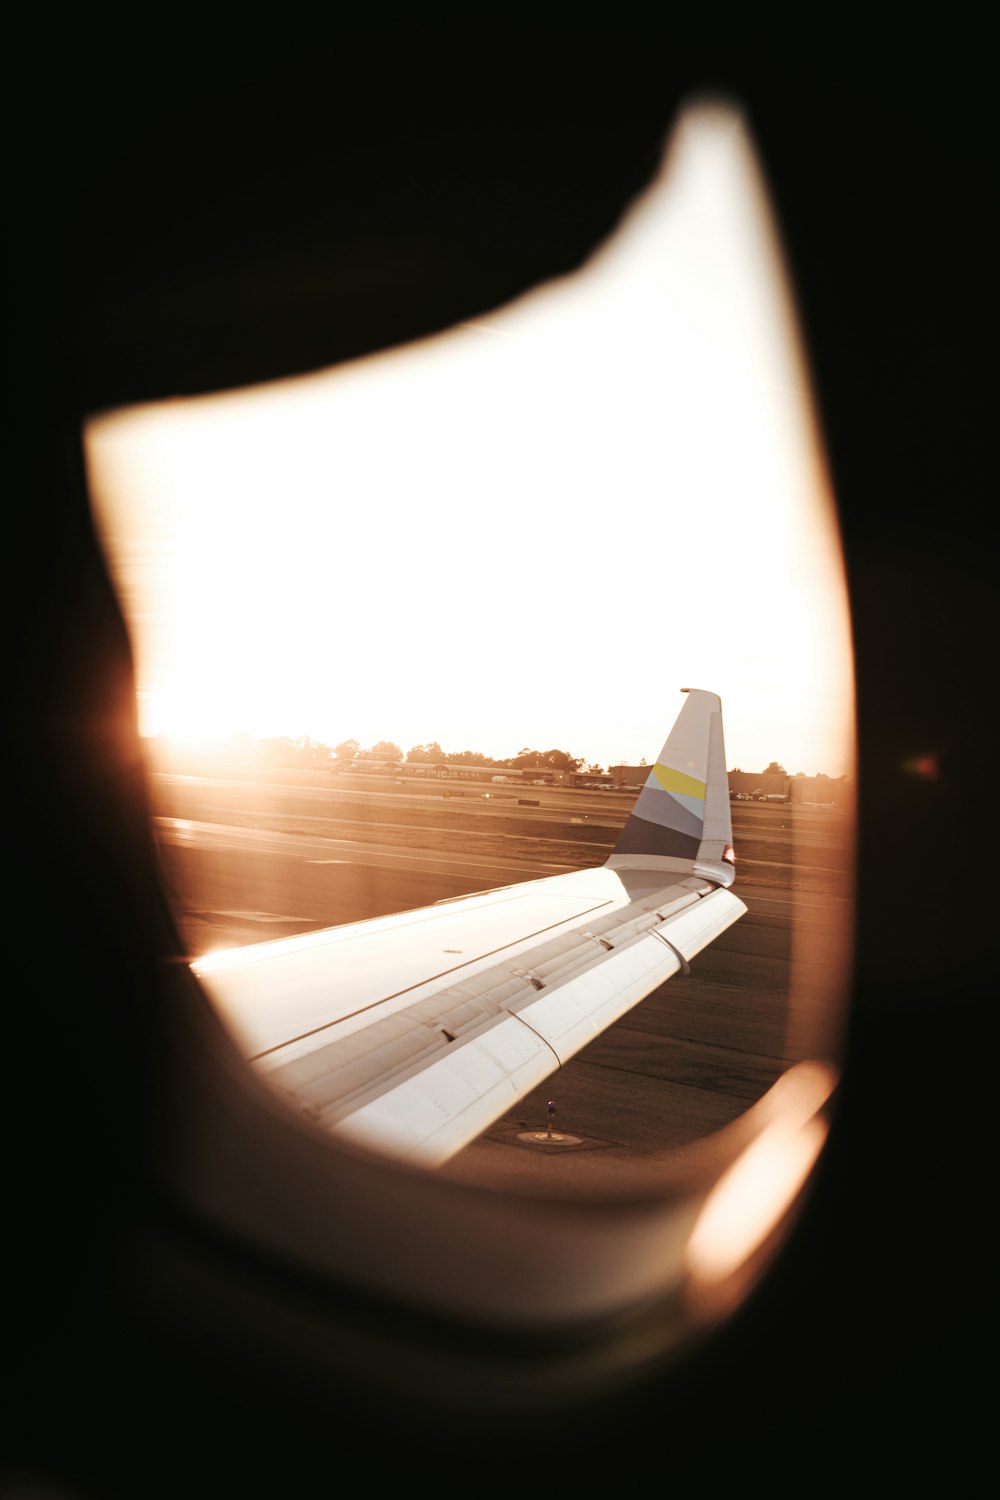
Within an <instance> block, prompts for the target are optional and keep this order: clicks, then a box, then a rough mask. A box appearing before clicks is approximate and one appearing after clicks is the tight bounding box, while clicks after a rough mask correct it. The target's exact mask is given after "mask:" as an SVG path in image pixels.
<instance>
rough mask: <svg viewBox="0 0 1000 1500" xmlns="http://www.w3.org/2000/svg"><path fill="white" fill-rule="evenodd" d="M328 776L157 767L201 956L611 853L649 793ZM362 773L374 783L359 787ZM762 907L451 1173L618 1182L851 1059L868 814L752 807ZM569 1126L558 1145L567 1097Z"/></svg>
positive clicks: (192, 946)
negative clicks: (845, 997) (814, 1071)
mask: <svg viewBox="0 0 1000 1500" xmlns="http://www.w3.org/2000/svg"><path fill="white" fill-rule="evenodd" d="M352 781H353V782H354V783H355V784H352V785H345V784H344V782H343V781H340V780H338V781H337V782H336V783H335V784H331V780H330V778H328V777H326V778H324V777H323V776H319V775H316V774H315V773H305V774H303V773H294V772H288V773H280V772H275V773H268V774H267V777H266V779H264V778H260V777H257V778H256V779H254V778H244V777H231V778H217V777H216V778H202V777H184V778H181V777H177V776H158V777H155V778H154V780H153V792H154V799H155V804H156V811H157V813H158V818H159V821H158V824H157V827H158V830H159V839H160V845H161V850H162V856H163V861H164V870H165V876H166V879H167V883H168V886H169V887H170V889H171V891H172V894H173V898H174V902H175V907H176V910H177V912H178V922H179V926H180V929H181V932H182V936H183V938H184V941H185V942H186V943H187V945H188V947H189V951H190V952H191V953H192V955H196V954H197V953H201V952H205V951H206V950H208V949H211V948H217V947H221V946H229V945H232V944H234V943H235V944H243V943H246V942H258V941H261V940H262V939H264V938H270V937H277V936H283V935H286V934H289V933H293V932H300V931H307V930H310V929H312V928H316V927H324V926H329V925H332V924H335V923H339V922H345V921H358V920H362V919H364V918H366V917H371V916H377V915H381V914H383V913H386V912H391V911H399V910H402V909H404V908H406V907H411V906H418V905H426V904H428V903H429V902H433V901H439V900H441V899H443V898H446V897H450V896H457V895H461V894H464V893H466V892H468V891H472V890H482V889H488V888H489V887H491V886H496V885H504V884H509V883H511V882H513V881H518V880H526V879H533V878H537V877H539V876H542V875H546V874H553V873H557V872H558V871H561V870H565V869H572V868H581V867H584V866H589V865H595V864H599V863H601V862H603V860H604V859H605V858H606V857H607V854H608V853H609V852H610V849H611V848H612V847H613V844H614V842H615V839H616V838H617V833H618V830H619V829H620V827H621V826H622V824H623V822H624V820H625V818H626V816H627V814H628V811H629V809H630V807H631V804H632V801H633V798H632V797H630V796H622V795H618V796H614V795H609V794H604V793H591V792H566V791H561V790H550V789H547V788H546V789H542V788H539V789H534V788H533V789H532V796H534V795H535V794H536V792H537V794H538V802H539V805H538V807H530V808H525V807H524V806H522V805H520V803H519V802H518V799H517V797H516V796H505V797H503V798H498V797H495V796H494V795H492V793H491V795H490V796H489V797H484V796H483V794H482V790H481V789H476V790H473V791H470V789H469V788H468V787H466V788H465V789H464V795H463V796H462V797H461V798H458V797H446V796H444V795H443V791H444V790H446V789H444V788H441V787H437V788H425V787H421V788H419V789H418V790H416V791H414V789H412V788H410V787H405V786H403V785H401V784H395V783H392V784H378V785H376V786H373V785H371V783H370V782H362V781H361V778H352ZM358 782H361V784H360V785H358V784H356V783H358ZM733 829H734V843H735V845H736V850H737V857H738V866H737V869H738V878H737V884H736V887H735V889H736V892H737V894H739V895H740V896H741V897H742V899H743V900H744V901H745V902H746V904H747V907H748V911H747V914H746V916H744V917H743V918H742V919H741V920H740V921H739V922H737V923H736V924H735V926H733V927H732V928H730V929H729V931H728V932H726V933H725V934H723V936H722V937H721V938H719V939H718V940H717V941H716V942H715V943H714V944H713V945H712V947H711V948H709V949H708V950H706V951H705V952H704V953H703V954H701V955H700V956H699V957H698V958H697V959H696V960H695V962H694V964H693V965H692V972H691V973H690V974H689V975H686V976H682V975H678V976H676V977H675V978H674V979H671V980H670V981H669V982H668V983H667V984H666V985H664V986H663V987H662V988H661V989H660V990H658V991H656V992H655V993H654V994H652V995H650V996H649V997H648V998H647V999H646V1000H644V1001H643V1002H642V1003H641V1004H640V1005H639V1006H637V1007H636V1008H635V1009H634V1010H633V1011H631V1012H630V1013H629V1015H627V1016H626V1017H624V1018H623V1019H622V1020H621V1021H620V1022H618V1024H617V1025H616V1026H614V1027H612V1028H611V1029H610V1030H609V1031H607V1032H605V1033H604V1035H603V1036H601V1037H599V1038H597V1039H596V1040H595V1041H594V1042H593V1043H592V1044H591V1045H590V1046H589V1047H587V1048H586V1049H585V1050H584V1051H583V1052H582V1053H580V1054H579V1055H578V1057H577V1058H575V1059H574V1060H573V1061H572V1062H570V1063H569V1064H567V1065H566V1066H565V1067H564V1068H563V1069H561V1071H560V1072H559V1073H558V1074H556V1075H554V1076H553V1077H552V1078H550V1079H549V1080H547V1082H546V1083H545V1084H544V1085H543V1086H542V1087H541V1088H539V1089H538V1090H536V1091H535V1092H534V1093H532V1094H530V1095H528V1096H526V1097H525V1098H524V1099H523V1100H522V1101H521V1103H520V1104H519V1105H518V1106H517V1108H515V1109H514V1110H512V1111H511V1112H510V1114H508V1115H507V1116H505V1117H504V1118H503V1119H501V1120H499V1121H498V1122H497V1123H496V1124H495V1125H494V1126H493V1127H492V1128H491V1129H490V1130H489V1131H487V1132H486V1134H485V1135H484V1136H483V1137H482V1138H480V1140H478V1141H476V1142H474V1143H473V1144H472V1145H470V1146H469V1147H467V1148H466V1149H465V1150H464V1151H462V1152H460V1153H459V1154H458V1156H456V1157H455V1158H454V1159H453V1161H452V1162H451V1163H449V1165H448V1166H447V1167H446V1168H445V1169H443V1170H445V1171H447V1172H448V1173H450V1174H451V1175H453V1176H456V1177H461V1178H463V1179H475V1180H480V1181H483V1180H485V1181H488V1182H502V1183H503V1184H504V1185H505V1186H508V1187H520V1186H523V1187H525V1188H527V1189H529V1190H532V1191H534V1190H537V1188H538V1186H539V1184H541V1185H543V1186H551V1187H553V1188H555V1187H556V1186H557V1185H559V1186H566V1187H570V1188H572V1186H573V1185H574V1184H575V1183H576V1182H577V1181H579V1180H582V1179H583V1178H584V1177H585V1178H586V1180H587V1182H588V1183H593V1182H594V1181H595V1180H598V1181H607V1182H609V1183H611V1182H613V1181H615V1180H616V1178H618V1177H619V1176H620V1174H621V1173H622V1172H623V1171H625V1170H626V1169H629V1170H631V1171H635V1170H637V1169H638V1168H640V1167H641V1168H642V1171H643V1173H644V1174H646V1173H655V1170H656V1165H657V1162H658V1160H659V1159H660V1158H662V1157H663V1156H664V1155H665V1153H667V1152H671V1153H673V1152H676V1151H677V1150H678V1149H681V1150H683V1151H684V1152H685V1153H688V1154H690V1153H693V1152H696V1151H697V1149H698V1143H699V1142H700V1141H703V1140H704V1139H705V1138H706V1137H708V1136H710V1135H711V1134H712V1133H713V1132H714V1131H717V1130H719V1129H721V1128H722V1127H723V1126H725V1125H727V1124H729V1123H730V1122H731V1121H732V1120H734V1119H736V1118H737V1117H738V1116H739V1115H740V1114H741V1113H742V1112H743V1111H744V1110H745V1109H746V1108H747V1107H748V1106H749V1105H750V1104H752V1103H753V1102H754V1101H755V1100H756V1099H758V1098H760V1096H761V1095H762V1094H763V1093H764V1092H765V1091H766V1089H767V1088H768V1087H769V1086H770V1085H771V1084H772V1083H773V1082H774V1081H775V1079H776V1078H777V1077H778V1076H779V1075H780V1074H781V1073H782V1072H783V1071H784V1069H785V1068H786V1066H787V1065H788V1063H789V1062H792V1061H797V1060H800V1059H802V1058H805V1057H808V1056H826V1057H829V1056H831V1055H832V1056H835V1055H836V1050H837V1037H838V1034H839V1027H840V1024H841V1017H840V1014H839V1009H838V1004H837V999H836V996H837V993H838V990H839V985H840V977H839V976H840V974H841V972H842V970H843V964H844V956H845V955H846V954H848V953H849V951H850V935H849V925H848V924H849V918H850V884H851V874H850V869H851V862H850V846H849V822H848V821H847V819H846V818H845V816H844V814H842V813H840V812H839V811H837V810H836V809H832V808H811V807H794V806H784V805H760V804H746V803H736V804H734V805H733ZM550 1100H553V1101H554V1102H555V1105H556V1111H555V1114H554V1115H553V1116H551V1124H552V1131H553V1134H552V1136H550V1135H549V1134H548V1130H549V1124H550V1115H549V1111H548V1103H549V1101H550Z"/></svg>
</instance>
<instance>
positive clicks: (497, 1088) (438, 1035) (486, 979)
mask: <svg viewBox="0 0 1000 1500" xmlns="http://www.w3.org/2000/svg"><path fill="white" fill-rule="evenodd" d="M680 903H681V909H679V910H678V909H675V910H674V911H673V914H672V915H671V916H669V917H667V918H666V919H662V918H661V917H660V915H659V912H658V911H656V910H653V911H649V910H643V911H642V912H641V913H640V914H639V915H638V916H636V915H635V914H634V912H633V914H632V915H631V916H630V919H629V920H628V921H625V922H622V923H620V924H619V925H618V926H617V927H616V928H615V927H611V928H608V929H607V934H608V935H607V936H605V937H604V939H603V941H602V940H601V939H599V938H596V937H595V935H594V934H593V933H592V932H577V933H576V934H573V935H566V936H563V937H561V938H559V939H554V940H550V941H549V942H548V943H546V944H544V945H541V948H540V950H539V951H538V952H537V953H536V954H534V955H533V958H534V961H533V962H532V963H531V965H530V967H526V968H520V967H519V968H518V969H516V970H515V969H512V968H511V967H510V966H509V965H498V966H496V967H495V968H494V969H491V970H489V971H487V972H485V973H483V974H482V975H480V976H479V985H480V993H479V994H478V995H476V996H471V995H470V994H469V993H468V989H469V987H468V986H465V987H462V986H454V987H450V988H448V989H446V990H442V991H441V992H440V993H439V994H438V995H436V996H434V997H432V998H430V999H428V1000H426V1001H424V1002H422V1003H421V1004H420V1005H419V1006H411V1007H409V1008H408V1009H407V1010H406V1011H404V1012H399V1013H396V1014H394V1015H391V1016H387V1017H385V1018H384V1019H383V1020H381V1021H379V1022H376V1023H373V1024H372V1025H369V1026H368V1027H366V1028H365V1029H364V1030H363V1031H359V1032H355V1033H354V1034H352V1035H349V1036H347V1037H342V1038H340V1039H333V1040H327V1041H325V1042H323V1043H322V1044H317V1045H316V1046H315V1047H314V1049H313V1051H312V1052H310V1053H304V1052H302V1050H301V1044H299V1045H297V1046H296V1047H294V1048H291V1049H283V1051H285V1052H291V1051H294V1053H295V1055H294V1056H287V1057H286V1058H285V1059H284V1060H282V1059H281V1057H280V1055H276V1056H274V1057H273V1058H272V1059H271V1060H270V1067H269V1073H270V1076H271V1077H272V1080H273V1081H274V1082H275V1083H276V1084H277V1085H278V1086H279V1087H281V1088H282V1089H283V1090H285V1091H286V1092H287V1093H289V1094H291V1095H293V1096H294V1097H295V1098H296V1099H297V1100H298V1102H299V1103H300V1104H301V1105H302V1106H303V1107H305V1108H306V1109H307V1111H308V1113H309V1114H310V1115H311V1116H312V1117H313V1118H314V1119H316V1120H317V1121H318V1122H319V1123H321V1124H322V1125H323V1126H324V1127H325V1128H327V1129H330V1130H333V1131H335V1132H336V1133H337V1134H338V1135H342V1136H344V1137H346V1138H348V1139H351V1140H353V1141H355V1142H357V1143H359V1144H364V1145H367V1146H369V1147H372V1148H375V1149H380V1150H386V1151H390V1152H391V1153H392V1154H394V1155H397V1156H399V1155H402V1156H406V1157H408V1158H410V1159H415V1160H419V1161H421V1162H423V1163H425V1164H426V1165H431V1166H433V1165H438V1164H439V1163H440V1162H442V1161H445V1160H447V1158H448V1157H449V1156H451V1155H453V1154H454V1152H455V1151H457V1150H459V1149H460V1148H461V1147H462V1146H464V1145H466V1144H467V1143H468V1142H469V1141H471V1140H473V1139H475V1137H476V1136H477V1135H479V1134H480V1133H481V1132H482V1131H483V1130H484V1129H486V1128H487V1127H488V1126H489V1125H491V1124H492V1123H493V1122H494V1121H495V1120H497V1119H499V1118H500V1116H501V1115H503V1114H504V1113H506V1111H507V1110H508V1109H510V1108H511V1107H512V1106H513V1104H514V1103H515V1102H516V1100H517V1098H518V1097H519V1096H521V1095H523V1094H525V1093H527V1092H529V1091H530V1090H531V1089H533V1088H535V1087H536V1086H537V1085H538V1084H539V1083H541V1082H543V1080H544V1079H545V1078H547V1077H548V1076H549V1075H550V1074H551V1073H553V1072H555V1071H556V1069H557V1068H558V1067H559V1066H560V1065H561V1064H562V1063H565V1062H567V1061H569V1059H570V1058H571V1057H573V1056H574V1055H575V1054H576V1053H577V1052H579V1050H580V1049H581V1048H582V1047H585V1046H586V1045H587V1043H588V1042H590V1041H592V1040H593V1039H594V1038H595V1037H596V1036H598V1035H599V1034H600V1033H601V1032H602V1031H604V1030H605V1029H606V1028H607V1027H608V1026H610V1025H612V1024H613V1023H614V1022H615V1021H617V1020H619V1019H620V1018H621V1017H622V1016H623V1015H624V1014H625V1013H626V1012H627V1011H628V1010H630V1009H631V1008H632V1007H633V1006H634V1005H636V1004H637V1003H638V1002H639V1001H640V1000H642V999H644V998H645V997H646V996H647V995H649V994H650V993H651V992H652V991H653V990H655V989H656V988H657V987H658V986H659V985H660V984H662V983H663V982H664V981H665V980H667V979H669V978H670V977H671V976H672V975H674V974H676V973H677V972H678V970H679V969H680V968H681V967H682V963H683V961H684V960H685V959H686V958H687V957H688V956H693V955H694V954H695V953H697V952H699V951H700V950H701V948H702V947H704V946H705V944H706V943H707V942H710V941H711V940H712V938H713V937H715V936H718V934H719V933H720V932H722V931H724V930H725V928H726V927H728V926H730V925H731V923H733V922H735V921H736V920H737V918H738V917H739V916H741V915H742V914H743V912H744V910H745V907H744V905H743V903H742V902H741V901H740V900H738V898H737V897H735V896H733V895H732V894H731V893H730V892H728V891H724V890H716V891H714V892H713V893H712V894H710V895H707V896H704V897H699V896H697V895H694V894H690V893H688V894H686V895H685V896H684V897H683V898H680ZM678 904H679V903H678V900H677V898H675V899H674V900H673V901H670V902H668V903H666V905H667V906H668V907H676V906H677V905H678ZM664 939H666V941H664ZM605 943H611V946H610V947H605ZM463 989H464V992H463Z"/></svg>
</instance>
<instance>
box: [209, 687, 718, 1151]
mask: <svg viewBox="0 0 1000 1500" xmlns="http://www.w3.org/2000/svg"><path fill="white" fill-rule="evenodd" d="M734 873H735V872H734V868H733V850H732V829H731V824H730V815H729V793H728V783H727V778H726V770H725V750H724V745H723V738H722V710H721V704H720V702H719V699H718V697H717V696H716V695H715V694H714V693H706V692H702V691H700V690H692V691H690V692H688V696H687V699H686V702H685V704H684V706H683V708H682V710H681V712H680V715H679V716H678V718H677V721H676V723H675V724H674V727H673V729H672V730H671V732H670V735H669V737H668V739H667V742H666V744H665V745H664V747H663V750H662V751H661V753H660V755H659V757H658V759H657V761H656V763H655V765H654V766H653V767H652V769H651V771H650V774H649V777H648V779H647V781H646V784H645V786H644V788H643V790H642V792H641V793H640V795H639V797H638V798H637V799H636V803H635V807H634V808H633V811H632V814H631V816H630V817H629V819H628V822H627V823H626V825H625V828H624V829H623V830H622V835H621V837H620V839H619V841H618V843H617V845H616V846H615V849H614V852H613V853H612V854H611V856H610V857H609V859H608V860H607V862H606V864H604V865H601V866H599V867H597V868H596V869H591V870H576V871H572V872H571V873H569V874H566V875H556V876H551V877H548V878H544V879H541V880H532V881H525V882H523V883H521V884H519V885H512V886H506V887H503V888H501V889H500V890H496V891H487V892H483V893H481V894H478V895H473V896H466V897H462V898H460V899H459V900H457V901H450V902H445V903H441V904H439V905H436V906H430V907H424V908H420V909H418V910H416V911H408V912H401V913H399V914H398V915H396V916H392V917H381V918H376V919H374V920H373V921H369V922H357V923H351V924H347V925H345V926H342V927H333V928H329V929H327V930H326V931H324V932H316V933H306V934H303V935H302V936H300V937H295V938H288V939H281V940H278V941H277V942H271V943H260V944H256V945H254V946H253V947H248V948H240V949H233V950H230V951H228V952H226V953H221V954H220V953H217V954H212V955H210V956H209V957H207V958H205V959H202V960H200V961H198V962H197V963H195V964H194V965H193V968H194V970H195V973H196V974H197V975H198V977H199V979H200V980H201V983H202V985H203V986H204V988H205V989H206V991H207V992H208V994H209V996H210V997H211V998H212V1000H213V1001H214V1002H215V1004H216V1006H217V1008H218V1009H219V1011H220V1013H221V1015H222V1017H223V1020H224V1021H225V1022H226V1024H227V1025H228V1027H229V1029H230V1031H231V1033H232V1035H233V1036H234V1038H235V1040H236V1042H237V1044H238V1045H239V1047H240V1048H241V1050H242V1052H243V1054H244V1055H245V1056H246V1057H247V1058H248V1060H250V1061H251V1062H252V1063H253V1064H254V1066H255V1067H257V1068H258V1069H259V1070H260V1071H261V1072H262V1073H264V1074H266V1076H267V1077H268V1079H269V1081H270V1082H271V1083H273V1084H274V1085H275V1086H276V1087H277V1088H279V1089H280V1090H282V1091H283V1092H285V1093H286V1094H288V1095H289V1096H290V1097H291V1098H292V1100H293V1101H294V1102H295V1103H296V1104H297V1106H298V1107H299V1108H301V1109H302V1110H304V1111H305V1112H306V1113H307V1114H308V1115H309V1116H310V1117H311V1118H312V1119H313V1120H315V1121H316V1122H317V1124H319V1125H320V1126H322V1127H323V1128H325V1129H327V1130H330V1131H332V1132H334V1133H335V1134H337V1135H338V1136H340V1137H342V1138H346V1139H350V1140H353V1141H355V1142H356V1143H358V1144H360V1145H363V1146H367V1147H372V1148H375V1149H378V1150H382V1151H386V1152H389V1153H391V1154H393V1155H396V1156H404V1157H406V1158H408V1159H411V1160H414V1161H419V1162H421V1163H423V1164H426V1165H430V1166H437V1165H440V1164H441V1163H442V1162H444V1161H446V1160H447V1159H448V1158H449V1157H450V1156H452V1155H454V1153H455V1152H456V1151H458V1150H460V1149H461V1147H462V1146H464V1145H467V1144H468V1143H469V1142H470V1141H472V1140H474V1139H475V1137H476V1136H477V1135H479V1134H481V1132H482V1131H483V1130H485V1129H486V1128H487V1127H488V1126H489V1125H490V1124H492V1123H493V1121H495V1120H497V1119H499V1118H500V1116H501V1115H503V1114H505V1113H506V1112H507V1110H508V1109H510V1108H511V1107H512V1106H513V1105H514V1104H515V1103H516V1101H517V1099H518V1098H519V1097H520V1096H521V1095H523V1094H525V1093H527V1092H528V1091H529V1090H531V1089H533V1088H535V1087H536V1086H537V1085H538V1084H540V1083H541V1082H543V1081H544V1079H545V1078H547V1077H548V1076H549V1075H550V1074H551V1073H553V1072H554V1071H555V1070H556V1069H557V1068H559V1067H560V1066H561V1065H562V1064H563V1063H565V1062H567V1061H568V1060H569V1059H570V1058H571V1057H573V1056H574V1054H575V1053H577V1052H578V1051H579V1050H580V1049H581V1048H582V1047H584V1046H585V1045H586V1044H587V1042H589V1041H592V1040H593V1039H594V1037H596V1036H597V1035H598V1034H599V1033H600V1032H602V1031H604V1030H605V1029H606V1028H607V1027H608V1026H610V1025H612V1023H613V1022H615V1021H617V1020H618V1019H619V1018H620V1017H621V1016H623V1015H624V1014H625V1013H626V1012H627V1011H628V1010H630V1009H631V1008H632V1007H633V1006H634V1005H637V1004H638V1003H639V1001H640V1000H642V999H644V998H645V997H646V996H647V995H649V994H650V993H651V992H652V991H653V990H654V989H656V988H657V987H658V986H659V985H660V984H662V983H663V982H664V981H665V980H667V979H669V978H670V977H671V976H672V975H673V974H676V973H677V972H678V971H679V970H686V968H687V966H688V964H689V963H690V961H691V959H693V958H694V957H695V956H696V955H697V954H698V953H699V952H700V951H701V950H702V949H703V948H705V947H706V946H707V945H708V944H709V943H711V942H713V941H714V939H715V938H717V937H718V936H719V934H720V933H722V932H724V931H725V930H726V928H727V927H729V926H731V925H732V923H733V922H735V921H737V920H738V918H739V917H741V916H742V915H743V913H744V912H745V910H746V907H745V906H744V904H743V902H742V901H740V900H739V898H738V897H736V896H735V895H733V893H732V892H731V891H730V890H729V889H728V887H729V886H730V885H731V884H732V881H733V878H734Z"/></svg>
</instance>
